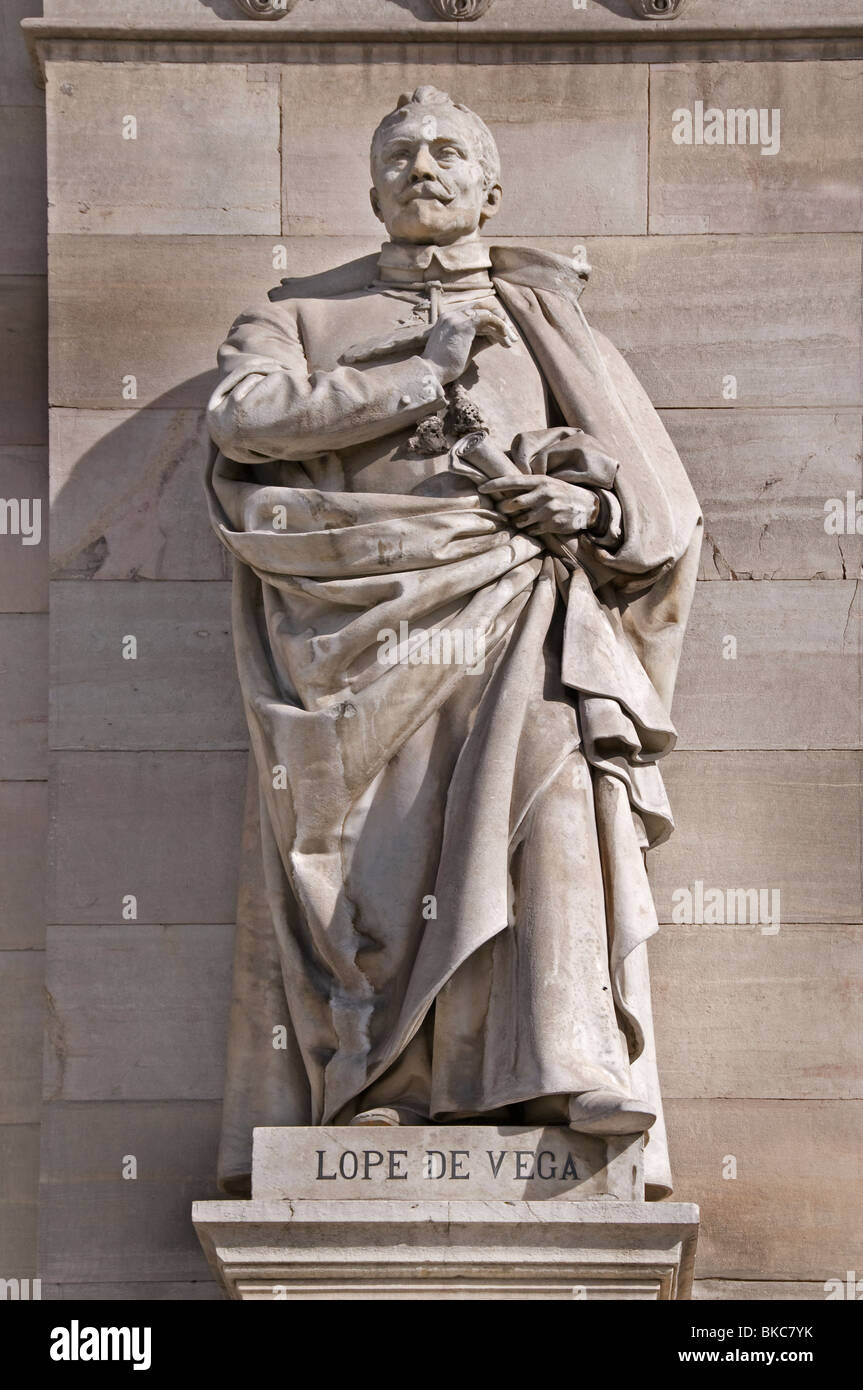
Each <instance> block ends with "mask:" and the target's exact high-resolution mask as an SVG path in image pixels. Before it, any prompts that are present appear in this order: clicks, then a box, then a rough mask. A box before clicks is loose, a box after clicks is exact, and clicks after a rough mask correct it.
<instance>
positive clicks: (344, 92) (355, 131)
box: [282, 45, 647, 240]
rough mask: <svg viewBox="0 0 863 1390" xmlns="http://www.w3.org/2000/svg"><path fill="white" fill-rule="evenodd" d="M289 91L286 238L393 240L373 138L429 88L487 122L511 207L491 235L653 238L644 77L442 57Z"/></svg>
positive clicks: (290, 70)
mask: <svg viewBox="0 0 863 1390" xmlns="http://www.w3.org/2000/svg"><path fill="white" fill-rule="evenodd" d="M282 83H283V94H284V97H283V99H284V115H283V134H282V148H283V152H284V154H283V160H284V167H283V173H284V230H285V233H286V234H287V235H291V234H297V235H302V236H308V235H326V236H331V235H333V234H334V233H339V234H344V233H353V234H355V235H358V236H365V235H368V236H372V237H375V236H376V237H378V239H379V240H383V239H384V236H385V233H384V230H383V228H382V226H381V224H380V223H379V222H378V221H376V219H375V217H374V215H373V213H372V211H371V208H370V206H369V197H368V190H369V183H370V180H369V173H368V145H369V137H370V134H371V132H372V130H374V128H375V126H376V125H377V123H378V121H379V120H380V119H381V116H382V115H384V113H385V112H386V111H387V110H390V109H392V107H393V106H394V105H395V102H396V99H397V97H398V95H399V93H401V92H405V91H412V90H413V89H414V88H415V87H418V86H420V85H422V84H424V83H433V84H434V85H435V86H436V87H440V88H442V89H443V90H445V91H448V92H449V93H450V94H451V95H452V97H453V99H454V100H455V101H462V102H465V103H466V104H468V105H469V106H470V107H471V108H472V109H473V110H475V111H479V112H480V113H481V114H482V117H483V119H484V120H485V122H486V124H487V125H488V126H489V128H490V130H491V132H492V134H493V135H494V137H495V139H496V141H497V143H498V147H499V150H500V156H501V163H502V166H503V169H504V185H505V187H504V201H503V204H502V207H501V211H500V213H499V214H498V215H497V217H496V218H495V220H494V222H493V223H489V224H488V226H487V228H486V231H487V232H489V233H491V232H492V230H493V234H494V236H512V235H515V236H531V237H535V236H553V235H557V234H562V235H564V236H566V235H569V234H570V233H571V232H572V231H573V229H574V228H577V229H578V233H579V235H586V234H587V233H592V234H594V235H596V234H602V233H605V234H616V235H623V234H626V233H637V232H641V231H644V230H645V227H646V220H647V151H646V148H645V129H646V124H647V68H646V66H644V65H640V64H617V65H607V64H598V65H594V66H591V65H583V66H579V65H569V64H563V63H550V64H542V63H540V64H530V63H522V64H519V65H517V66H516V65H513V64H501V63H499V62H494V61H491V62H488V63H483V64H480V65H478V66H473V67H470V68H467V67H466V66H465V65H464V64H463V63H457V62H454V61H453V56H452V53H451V52H449V51H447V50H446V49H443V50H441V49H440V48H439V46H437V45H436V47H435V51H434V52H432V53H429V52H428V51H427V52H426V54H424V55H423V57H422V58H420V59H419V60H417V59H413V60H412V61H404V60H403V59H401V58H400V56H399V57H398V58H397V59H396V61H394V62H392V63H388V64H387V65H386V66H385V67H384V68H382V69H381V68H375V67H372V66H370V65H369V64H367V63H363V62H353V63H351V62H346V63H338V64H333V65H329V64H320V65H311V64H310V65H299V64H290V65H287V66H286V67H285V68H284V70H283V78H282ZM538 151H542V157H541V158H538V157H537V153H538ZM514 170H518V177H517V178H515V177H514V176H513V173H512V171H514ZM507 171H509V172H510V176H509V178H507V177H506V172H507ZM610 171H613V172H612V173H611V176H609V174H610Z"/></svg>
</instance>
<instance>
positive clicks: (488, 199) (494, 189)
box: [480, 183, 503, 222]
mask: <svg viewBox="0 0 863 1390" xmlns="http://www.w3.org/2000/svg"><path fill="white" fill-rule="evenodd" d="M502 197H503V189H502V188H501V186H500V184H499V183H493V184H492V186H491V188H487V189H486V192H485V200H484V202H483V206H482V214H481V218H480V220H481V221H482V222H487V221H488V219H489V218H490V217H494V215H495V213H496V212H497V211H498V209H499V208H500V202H501V199H502Z"/></svg>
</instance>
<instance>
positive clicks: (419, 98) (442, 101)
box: [371, 86, 500, 188]
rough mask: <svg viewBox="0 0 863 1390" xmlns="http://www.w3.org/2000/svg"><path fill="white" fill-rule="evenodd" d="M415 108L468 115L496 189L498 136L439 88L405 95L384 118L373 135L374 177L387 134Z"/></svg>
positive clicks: (481, 159) (486, 174)
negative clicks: (381, 146) (392, 126)
mask: <svg viewBox="0 0 863 1390" xmlns="http://www.w3.org/2000/svg"><path fill="white" fill-rule="evenodd" d="M412 106H423V107H447V108H449V110H451V111H460V112H461V113H462V115H464V116H467V117H468V118H469V121H470V125H471V128H472V131H473V137H474V142H475V148H476V154H477V158H478V160H479V162H480V165H481V167H482V171H483V176H484V182H485V187H486V188H491V187H493V185H494V184H496V183H499V182H500V155H499V154H498V151H497V145H496V144H495V142H494V136H493V135H492V133H491V131H490V130H489V128H488V126H487V125H486V123H485V121H483V120H482V119H481V118H480V117H479V116H478V115H477V114H476V112H475V111H471V109H470V107H469V106H462V104H461V102H458V101H453V99H452V97H451V96H449V94H448V93H447V92H441V91H439V90H438V88H437V87H428V86H427V87H417V88H416V90H415V91H413V92H403V93H402V95H401V96H400V97H399V99H398V101H397V102H396V107H395V110H394V111H390V112H389V114H388V115H386V116H384V118H383V120H382V121H381V122H380V124H379V125H378V127H377V129H376V131H375V133H374V135H373V136H372V149H371V164H372V174H373V175H374V162H375V155H376V154H377V151H378V148H379V146H380V143H381V140H382V139H383V135H384V131H385V130H386V129H387V127H388V126H390V125H392V124H393V123H394V122H395V121H398V120H402V119H404V117H405V116H407V114H408V112H409V110H410V108H411V107H412Z"/></svg>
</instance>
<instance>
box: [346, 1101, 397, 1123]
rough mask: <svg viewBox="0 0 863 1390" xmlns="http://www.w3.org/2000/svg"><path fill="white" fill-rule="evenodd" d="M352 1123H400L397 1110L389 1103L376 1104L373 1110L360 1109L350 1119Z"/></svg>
mask: <svg viewBox="0 0 863 1390" xmlns="http://www.w3.org/2000/svg"><path fill="white" fill-rule="evenodd" d="M351 1124H352V1125H389V1126H393V1125H400V1124H401V1120H400V1119H399V1112H398V1111H397V1110H393V1109H392V1108H391V1107H390V1106H389V1105H378V1106H376V1107H375V1109H374V1110H361V1111H360V1113H359V1114H358V1115H354V1118H353V1119H352V1120H351Z"/></svg>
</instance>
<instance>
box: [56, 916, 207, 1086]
mask: <svg viewBox="0 0 863 1390" xmlns="http://www.w3.org/2000/svg"><path fill="white" fill-rule="evenodd" d="M232 954H233V928H232V927H230V926H224V925H222V926H173V927H162V926H139V925H138V924H137V923H135V922H124V923H123V924H122V925H121V926H100V927H83V926H77V927H55V928H52V929H51V931H50V932H49V934H48V941H47V971H46V977H45V987H46V989H47V991H48V996H49V999H50V1006H51V1008H50V1019H49V1027H48V1033H47V1038H46V1046H45V1072H44V1092H45V1096H46V1098H48V1099H50V1100H69V1101H81V1100H110V1101H114V1100H153V1099H158V1100H162V1101H174V1100H218V1099H219V1098H220V1097H221V1094H222V1083H223V1076H224V1054H225V1038H226V1033H227V1022H228V1004H229V998H230V977H231V960H232Z"/></svg>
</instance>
